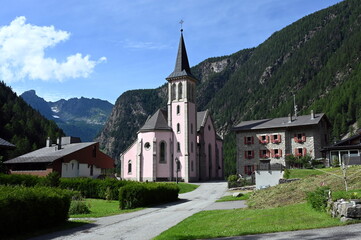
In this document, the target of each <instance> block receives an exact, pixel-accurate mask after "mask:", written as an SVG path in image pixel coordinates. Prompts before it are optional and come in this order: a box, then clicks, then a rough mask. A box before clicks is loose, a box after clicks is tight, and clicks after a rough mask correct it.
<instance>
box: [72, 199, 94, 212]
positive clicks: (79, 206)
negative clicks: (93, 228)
mask: <svg viewBox="0 0 361 240" xmlns="http://www.w3.org/2000/svg"><path fill="white" fill-rule="evenodd" d="M87 213H90V209H89V207H88V205H87V204H86V202H85V201H84V200H73V201H71V203H70V208H69V214H70V215H73V214H87Z"/></svg>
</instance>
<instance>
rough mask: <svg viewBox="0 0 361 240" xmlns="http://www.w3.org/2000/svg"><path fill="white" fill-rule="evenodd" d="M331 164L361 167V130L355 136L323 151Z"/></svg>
mask: <svg viewBox="0 0 361 240" xmlns="http://www.w3.org/2000/svg"><path fill="white" fill-rule="evenodd" d="M322 152H324V153H325V155H326V158H327V159H328V160H329V164H330V165H333V164H336V163H337V164H343V163H345V164H346V165H361V130H359V131H358V132H357V133H356V134H355V135H354V136H351V137H349V138H346V139H344V140H341V141H339V142H337V143H335V144H333V145H330V146H326V147H324V148H323V149H322Z"/></svg>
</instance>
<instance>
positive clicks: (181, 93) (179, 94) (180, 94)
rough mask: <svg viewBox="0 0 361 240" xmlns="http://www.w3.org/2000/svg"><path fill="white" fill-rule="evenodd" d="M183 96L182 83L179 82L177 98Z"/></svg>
mask: <svg viewBox="0 0 361 240" xmlns="http://www.w3.org/2000/svg"><path fill="white" fill-rule="evenodd" d="M182 98H183V84H182V83H181V82H180V83H179V84H178V99H182Z"/></svg>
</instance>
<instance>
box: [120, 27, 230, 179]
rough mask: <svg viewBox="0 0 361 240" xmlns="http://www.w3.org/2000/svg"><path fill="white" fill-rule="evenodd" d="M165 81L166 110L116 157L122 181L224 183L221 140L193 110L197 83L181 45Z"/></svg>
mask: <svg viewBox="0 0 361 240" xmlns="http://www.w3.org/2000/svg"><path fill="white" fill-rule="evenodd" d="M166 80H167V81H168V104H167V110H163V109H159V110H158V111H157V112H156V113H154V114H153V115H152V116H151V117H150V118H148V119H147V121H146V122H145V124H144V125H143V127H142V128H141V129H140V130H139V132H138V136H137V139H136V141H135V142H134V143H133V144H132V145H131V146H130V147H129V148H128V149H127V150H126V151H125V152H123V153H122V154H121V155H120V159H121V166H122V167H121V177H122V179H128V180H135V181H174V180H176V179H178V180H181V181H185V182H194V181H208V180H216V179H223V178H224V176H223V140H222V138H221V137H220V136H219V135H218V134H217V133H216V129H215V126H214V124H213V120H212V118H211V116H210V114H209V111H208V110H206V111H203V112H197V110H196V84H197V81H198V80H197V79H196V78H195V77H194V76H193V75H192V73H191V71H190V67H189V62H188V56H187V52H186V48H185V44H184V39H183V33H181V38H180V42H179V48H178V55H177V59H176V65H175V69H174V71H173V72H172V73H171V74H170V75H169V76H168V77H167V78H166Z"/></svg>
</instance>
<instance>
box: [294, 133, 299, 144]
mask: <svg viewBox="0 0 361 240" xmlns="http://www.w3.org/2000/svg"><path fill="white" fill-rule="evenodd" d="M293 139H294V140H295V142H298V138H297V134H296V133H295V136H294V138H293Z"/></svg>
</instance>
